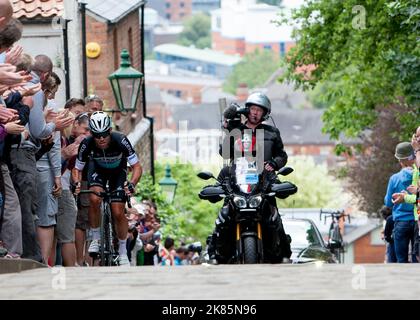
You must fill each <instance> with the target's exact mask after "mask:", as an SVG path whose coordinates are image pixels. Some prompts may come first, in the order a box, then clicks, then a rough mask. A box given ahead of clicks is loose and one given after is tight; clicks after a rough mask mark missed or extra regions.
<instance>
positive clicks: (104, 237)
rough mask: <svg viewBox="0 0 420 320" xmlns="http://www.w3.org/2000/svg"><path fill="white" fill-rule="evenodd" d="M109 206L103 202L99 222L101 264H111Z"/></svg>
mask: <svg viewBox="0 0 420 320" xmlns="http://www.w3.org/2000/svg"><path fill="white" fill-rule="evenodd" d="M111 223H112V222H111V208H110V207H109V204H108V203H106V202H104V204H103V215H102V222H101V249H100V254H101V266H112V259H113V252H112V225H111Z"/></svg>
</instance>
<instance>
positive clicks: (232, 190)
mask: <svg viewBox="0 0 420 320" xmlns="http://www.w3.org/2000/svg"><path fill="white" fill-rule="evenodd" d="M228 170H229V171H230V174H228V175H227V176H226V178H225V179H224V181H223V182H221V183H219V182H218V183H216V184H215V185H211V186H206V187H204V188H203V189H202V190H201V192H200V193H199V198H200V199H202V200H207V201H210V202H212V203H216V202H219V201H221V200H223V199H225V206H224V207H223V208H222V210H228V212H229V213H230V217H231V219H232V221H231V222H232V223H230V224H229V228H230V230H229V231H228V232H227V234H228V237H227V239H224V241H223V243H224V245H223V247H221V248H217V251H218V252H217V254H216V259H217V262H218V263H238V264H254V263H264V262H269V263H277V262H281V261H280V260H279V256H278V255H276V253H275V251H276V248H277V251H278V248H279V246H280V244H279V239H278V237H275V236H274V237H273V234H278V233H277V232H270V229H269V226H268V224H269V223H267V222H268V221H269V220H270V219H275V218H276V216H275V215H276V214H277V215H278V214H279V213H278V211H277V208H276V206H275V205H274V206H273V203H275V197H278V198H281V199H285V198H287V197H288V196H290V195H292V194H294V193H296V192H297V187H296V186H295V185H294V184H292V183H290V182H280V183H272V180H270V179H269V172H268V171H266V170H264V171H263V172H262V173H260V174H258V173H257V169H256V165H255V161H254V162H252V161H248V160H247V159H246V158H238V159H237V160H236V162H235V163H234V164H232V165H230V166H229V167H228ZM291 172H293V169H292V168H290V167H283V168H282V169H280V170H279V171H278V174H280V175H283V176H286V175H288V174H290V173H291ZM198 177H199V178H201V179H203V180H209V179H216V178H215V177H214V176H213V174H212V173H211V172H200V173H199V174H198ZM277 181H278V180H277ZM219 216H220V215H219ZM277 219H280V217H277ZM273 221H274V220H273ZM289 241H290V239H289ZM273 246H274V247H275V248H274V249H272V248H273Z"/></svg>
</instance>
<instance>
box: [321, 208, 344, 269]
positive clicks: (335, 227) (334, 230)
mask: <svg viewBox="0 0 420 320" xmlns="http://www.w3.org/2000/svg"><path fill="white" fill-rule="evenodd" d="M323 215H324V224H326V223H327V217H331V224H330V228H329V230H328V239H327V247H328V249H329V250H330V251H331V252H332V253H333V254H334V256H335V257H336V259H337V261H338V262H339V263H343V262H344V241H343V236H342V234H341V231H340V221H341V220H342V221H343V222H345V220H346V217H347V218H348V220H349V223H350V215H348V214H345V213H344V210H323V209H321V210H320V212H319V220H321V219H322V216H323Z"/></svg>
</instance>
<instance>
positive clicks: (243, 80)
mask: <svg viewBox="0 0 420 320" xmlns="http://www.w3.org/2000/svg"><path fill="white" fill-rule="evenodd" d="M280 66H281V59H280V58H279V57H278V56H276V55H275V54H274V53H273V52H271V51H269V50H263V51H260V50H256V51H255V52H254V53H249V54H246V55H245V56H244V58H243V59H242V60H241V62H239V63H238V64H237V65H235V67H234V68H233V71H232V73H231V74H230V75H229V77H228V78H227V80H226V82H225V83H224V85H223V89H224V90H225V91H226V92H230V93H232V94H235V93H236V89H237V88H238V87H239V85H240V84H246V85H247V86H248V88H251V89H252V88H255V87H257V86H260V85H263V84H264V83H265V82H266V81H267V80H268V79H269V78H270V76H271V75H272V74H273V73H274V72H275V71H276V70H277V69H278V68H279V67H280Z"/></svg>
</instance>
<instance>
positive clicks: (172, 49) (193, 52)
mask: <svg viewBox="0 0 420 320" xmlns="http://www.w3.org/2000/svg"><path fill="white" fill-rule="evenodd" d="M153 51H154V52H156V53H160V54H166V55H171V56H176V57H181V58H185V59H191V60H198V61H204V62H209V63H214V64H219V65H226V66H233V65H235V64H237V63H238V62H239V61H241V57H239V56H235V55H228V54H224V53H221V52H218V51H214V50H211V49H197V48H194V47H185V46H181V45H178V44H162V45H159V46H157V47H155V48H154V49H153Z"/></svg>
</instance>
